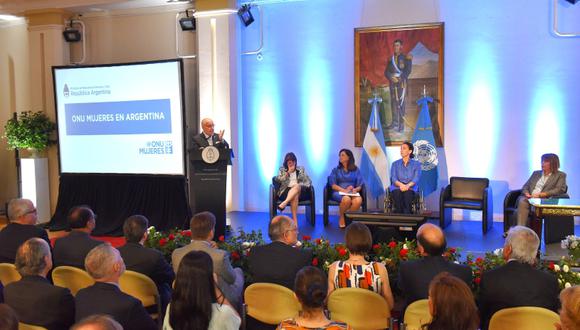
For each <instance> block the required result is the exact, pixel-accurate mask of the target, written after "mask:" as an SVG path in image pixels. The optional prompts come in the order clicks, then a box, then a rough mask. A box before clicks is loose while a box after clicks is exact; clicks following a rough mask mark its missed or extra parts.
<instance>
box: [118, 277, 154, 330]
mask: <svg viewBox="0 0 580 330" xmlns="http://www.w3.org/2000/svg"><path fill="white" fill-rule="evenodd" d="M119 288H120V289H121V291H123V292H125V293H126V294H128V295H131V296H133V297H135V298H137V299H139V300H140V301H141V304H143V307H145V309H147V310H149V307H152V306H153V307H155V308H156V313H154V314H150V315H151V317H152V318H153V319H157V320H158V321H159V320H161V318H160V315H161V301H160V297H159V292H158V291H157V286H156V285H155V282H153V280H152V279H150V278H149V277H148V276H147V275H143V274H141V273H137V272H134V271H131V270H126V271H125V272H124V273H123V275H121V277H120V278H119Z"/></svg>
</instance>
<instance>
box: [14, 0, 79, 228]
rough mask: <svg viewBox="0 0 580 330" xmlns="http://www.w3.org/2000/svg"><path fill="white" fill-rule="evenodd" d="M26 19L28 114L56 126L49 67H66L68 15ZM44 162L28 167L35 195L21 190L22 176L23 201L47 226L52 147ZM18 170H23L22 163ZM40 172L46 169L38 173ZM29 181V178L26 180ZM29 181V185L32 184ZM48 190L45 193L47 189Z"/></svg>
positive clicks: (41, 13) (52, 190)
mask: <svg viewBox="0 0 580 330" xmlns="http://www.w3.org/2000/svg"><path fill="white" fill-rule="evenodd" d="M24 15H25V16H26V18H27V19H28V42H29V44H28V47H29V50H28V51H29V65H30V68H29V70H30V107H31V109H30V110H32V111H44V112H45V113H46V115H47V116H48V117H49V118H50V119H51V120H52V121H54V122H56V110H55V104H54V93H53V83H52V66H55V65H66V64H68V63H69V53H70V52H69V45H68V44H67V43H66V42H65V41H64V38H63V37H62V31H63V30H64V22H65V20H67V19H69V17H70V14H69V13H67V12H66V11H64V10H61V9H46V10H32V11H27V12H25V13H24ZM47 155H48V158H47V159H46V160H38V161H37V163H38V164H35V165H32V164H31V165H29V166H27V167H29V168H30V170H31V172H30V173H33V172H34V173H36V177H35V178H34V180H32V181H33V182H34V183H35V184H37V183H38V184H40V185H39V186H37V187H38V188H40V187H44V188H43V189H36V193H35V194H32V193H28V194H27V195H24V194H26V191H27V189H28V191H30V190H29V189H31V188H30V187H31V186H29V187H28V188H26V189H25V188H24V181H25V180H26V177H25V175H26V174H25V173H24V172H23V177H22V181H23V197H24V198H30V199H32V201H33V202H34V204H35V205H36V208H37V210H38V221H39V222H41V223H42V222H47V221H49V220H50V217H51V215H52V212H53V211H54V210H55V208H56V202H57V199H58V185H59V171H58V155H57V148H56V147H55V146H53V147H51V148H49V149H48V152H47ZM22 164H23V166H22V170H23V171H24V169H25V167H26V166H24V164H25V163H24V162H23V163H22ZM42 168H45V169H47V172H46V173H42ZM30 179H32V178H30ZM32 181H31V182H32ZM48 188H49V189H48Z"/></svg>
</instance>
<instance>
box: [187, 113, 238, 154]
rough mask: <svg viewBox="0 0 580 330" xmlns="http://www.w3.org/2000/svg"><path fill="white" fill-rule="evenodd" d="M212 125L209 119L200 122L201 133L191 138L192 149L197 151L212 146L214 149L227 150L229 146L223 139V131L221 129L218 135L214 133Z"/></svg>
mask: <svg viewBox="0 0 580 330" xmlns="http://www.w3.org/2000/svg"><path fill="white" fill-rule="evenodd" d="M214 126H215V125H214V123H213V120H211V119H210V118H204V119H202V121H201V130H202V132H201V133H199V134H198V135H195V136H194V137H193V145H192V146H193V147H194V148H197V149H201V148H205V147H207V146H214V147H216V148H219V149H221V148H224V149H227V148H229V147H230V146H229V145H228V142H227V141H226V140H225V139H224V130H223V129H222V130H221V131H220V132H219V133H215V131H214Z"/></svg>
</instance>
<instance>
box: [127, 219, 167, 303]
mask: <svg viewBox="0 0 580 330" xmlns="http://www.w3.org/2000/svg"><path fill="white" fill-rule="evenodd" d="M147 227H149V220H147V218H146V217H144V216H142V215H133V216H130V217H129V218H127V220H125V223H124V225H123V233H124V235H125V240H126V241H127V243H126V244H125V245H123V246H122V247H120V248H119V252H120V253H121V257H123V261H124V262H125V266H126V267H127V269H128V270H132V271H134V272H138V273H141V274H145V275H147V276H148V277H149V278H151V279H152V280H153V282H155V284H156V285H157V289H158V291H159V295H160V297H161V307H162V310H165V307H167V304H168V303H169V299H171V284H172V283H173V279H174V278H175V273H174V272H173V268H171V266H170V265H169V263H168V262H167V261H166V260H165V257H164V256H163V254H162V253H161V252H159V251H158V250H155V249H149V248H146V247H144V246H143V244H144V243H145V241H146V240H147Z"/></svg>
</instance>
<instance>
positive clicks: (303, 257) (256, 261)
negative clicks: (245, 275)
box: [248, 242, 312, 290]
mask: <svg viewBox="0 0 580 330" xmlns="http://www.w3.org/2000/svg"><path fill="white" fill-rule="evenodd" d="M311 262H312V251H310V250H303V249H297V248H293V247H291V246H289V245H288V244H284V243H282V242H272V243H270V244H267V245H263V246H256V247H254V248H252V250H251V251H250V255H249V256H248V267H249V272H250V274H251V275H252V282H254V283H258V282H266V283H275V284H280V285H283V286H285V287H287V288H289V289H290V290H294V278H295V277H296V273H298V271H299V270H300V269H301V268H302V267H305V266H309V265H310V263H311Z"/></svg>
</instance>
